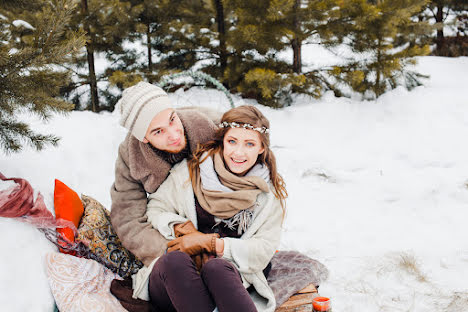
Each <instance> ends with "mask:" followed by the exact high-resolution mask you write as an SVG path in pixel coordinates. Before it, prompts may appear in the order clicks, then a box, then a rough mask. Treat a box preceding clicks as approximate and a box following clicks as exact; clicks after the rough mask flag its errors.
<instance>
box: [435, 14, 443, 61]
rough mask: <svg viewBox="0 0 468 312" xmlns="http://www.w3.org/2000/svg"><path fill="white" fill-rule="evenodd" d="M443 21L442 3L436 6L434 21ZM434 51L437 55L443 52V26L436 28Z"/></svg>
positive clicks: (441, 22)
mask: <svg viewBox="0 0 468 312" xmlns="http://www.w3.org/2000/svg"><path fill="white" fill-rule="evenodd" d="M443 22H444V7H443V5H438V6H437V13H436V23H440V24H443ZM436 45H437V46H436V51H437V55H443V54H444V51H443V50H444V46H445V38H444V29H443V26H442V28H441V29H438V30H437V38H436Z"/></svg>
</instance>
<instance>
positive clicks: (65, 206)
mask: <svg viewBox="0 0 468 312" xmlns="http://www.w3.org/2000/svg"><path fill="white" fill-rule="evenodd" d="M54 207H55V218H56V219H64V220H68V221H71V222H73V224H74V225H75V227H76V228H78V224H79V223H80V220H81V217H82V216H83V211H84V208H83V203H82V202H81V199H80V197H79V196H78V194H76V193H75V192H74V191H73V190H72V189H71V188H69V187H68V186H66V185H65V184H64V183H63V182H62V181H59V180H57V179H55V191H54ZM57 232H58V233H62V235H63V236H64V237H65V238H67V239H68V240H69V241H70V242H74V241H75V234H74V233H73V230H72V229H71V228H68V227H67V228H60V229H57ZM60 251H61V252H63V253H69V254H73V255H74V254H75V252H74V251H73V252H66V251H64V250H62V249H60Z"/></svg>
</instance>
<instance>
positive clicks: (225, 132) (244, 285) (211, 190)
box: [134, 106, 287, 312]
mask: <svg viewBox="0 0 468 312" xmlns="http://www.w3.org/2000/svg"><path fill="white" fill-rule="evenodd" d="M286 196H287V192H286V189H285V184H284V181H283V179H282V178H281V176H280V175H279V174H278V173H277V169H276V161H275V157H274V155H273V152H272V151H271V150H270V140H269V122H268V120H267V119H266V118H265V116H264V115H263V114H262V113H261V112H260V111H259V110H258V109H257V108H255V107H253V106H240V107H237V108H234V109H231V110H229V111H228V112H226V113H225V114H224V115H223V117H222V119H221V124H220V128H219V129H218V130H217V133H216V137H215V140H214V141H212V142H209V143H207V144H206V145H204V146H201V147H199V149H198V150H197V152H196V153H195V154H194V155H193V158H192V159H191V160H190V161H188V162H187V161H185V160H184V161H182V162H181V163H179V164H178V165H176V166H174V167H173V169H172V170H171V174H170V175H169V177H168V178H167V179H166V181H165V182H164V183H163V184H162V185H161V186H160V188H159V189H158V191H157V192H156V193H154V194H151V195H150V196H149V202H148V208H147V215H148V220H149V221H150V222H151V223H152V225H153V226H154V228H155V229H157V230H158V231H160V233H161V234H162V235H163V236H165V237H166V238H167V239H169V240H170V242H169V243H168V250H167V253H166V254H165V255H164V256H162V257H160V258H159V259H157V260H155V261H154V262H153V263H152V265H151V266H150V267H149V268H145V269H142V270H140V272H139V273H138V275H137V276H136V277H135V278H134V296H137V297H139V298H142V299H148V298H150V299H151V302H152V304H153V305H154V307H155V308H156V309H157V310H158V311H184V312H185V311H202V312H203V311H213V310H214V309H215V308H216V307H217V308H218V310H219V311H257V310H259V311H274V310H275V306H276V304H275V299H274V295H273V292H272V290H271V288H270V287H269V286H268V283H267V281H266V275H267V274H268V265H269V262H270V260H271V258H272V257H273V255H274V253H275V250H276V249H277V248H278V246H279V242H280V234H281V223H282V219H283V211H284V200H285V198H286ZM147 292H149V293H147Z"/></svg>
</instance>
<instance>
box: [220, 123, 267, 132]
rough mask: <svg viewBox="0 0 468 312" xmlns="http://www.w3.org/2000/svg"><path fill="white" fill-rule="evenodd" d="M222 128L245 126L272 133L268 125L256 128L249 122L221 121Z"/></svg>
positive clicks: (245, 127)
mask: <svg viewBox="0 0 468 312" xmlns="http://www.w3.org/2000/svg"><path fill="white" fill-rule="evenodd" d="M218 126H219V127H220V128H227V127H231V128H244V129H250V130H254V131H258V132H260V133H270V129H268V128H266V127H261V128H260V127H257V128H255V127H254V126H252V125H251V124H248V123H243V124H239V123H237V122H234V121H233V122H227V121H223V122H222V123H220V124H219V125H218Z"/></svg>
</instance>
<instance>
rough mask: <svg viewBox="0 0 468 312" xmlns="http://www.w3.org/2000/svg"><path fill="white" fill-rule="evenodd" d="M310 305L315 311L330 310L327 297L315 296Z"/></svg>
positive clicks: (329, 302)
mask: <svg viewBox="0 0 468 312" xmlns="http://www.w3.org/2000/svg"><path fill="white" fill-rule="evenodd" d="M312 307H313V308H314V311H316V312H326V311H331V301H330V298H327V297H315V298H314V300H312Z"/></svg>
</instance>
